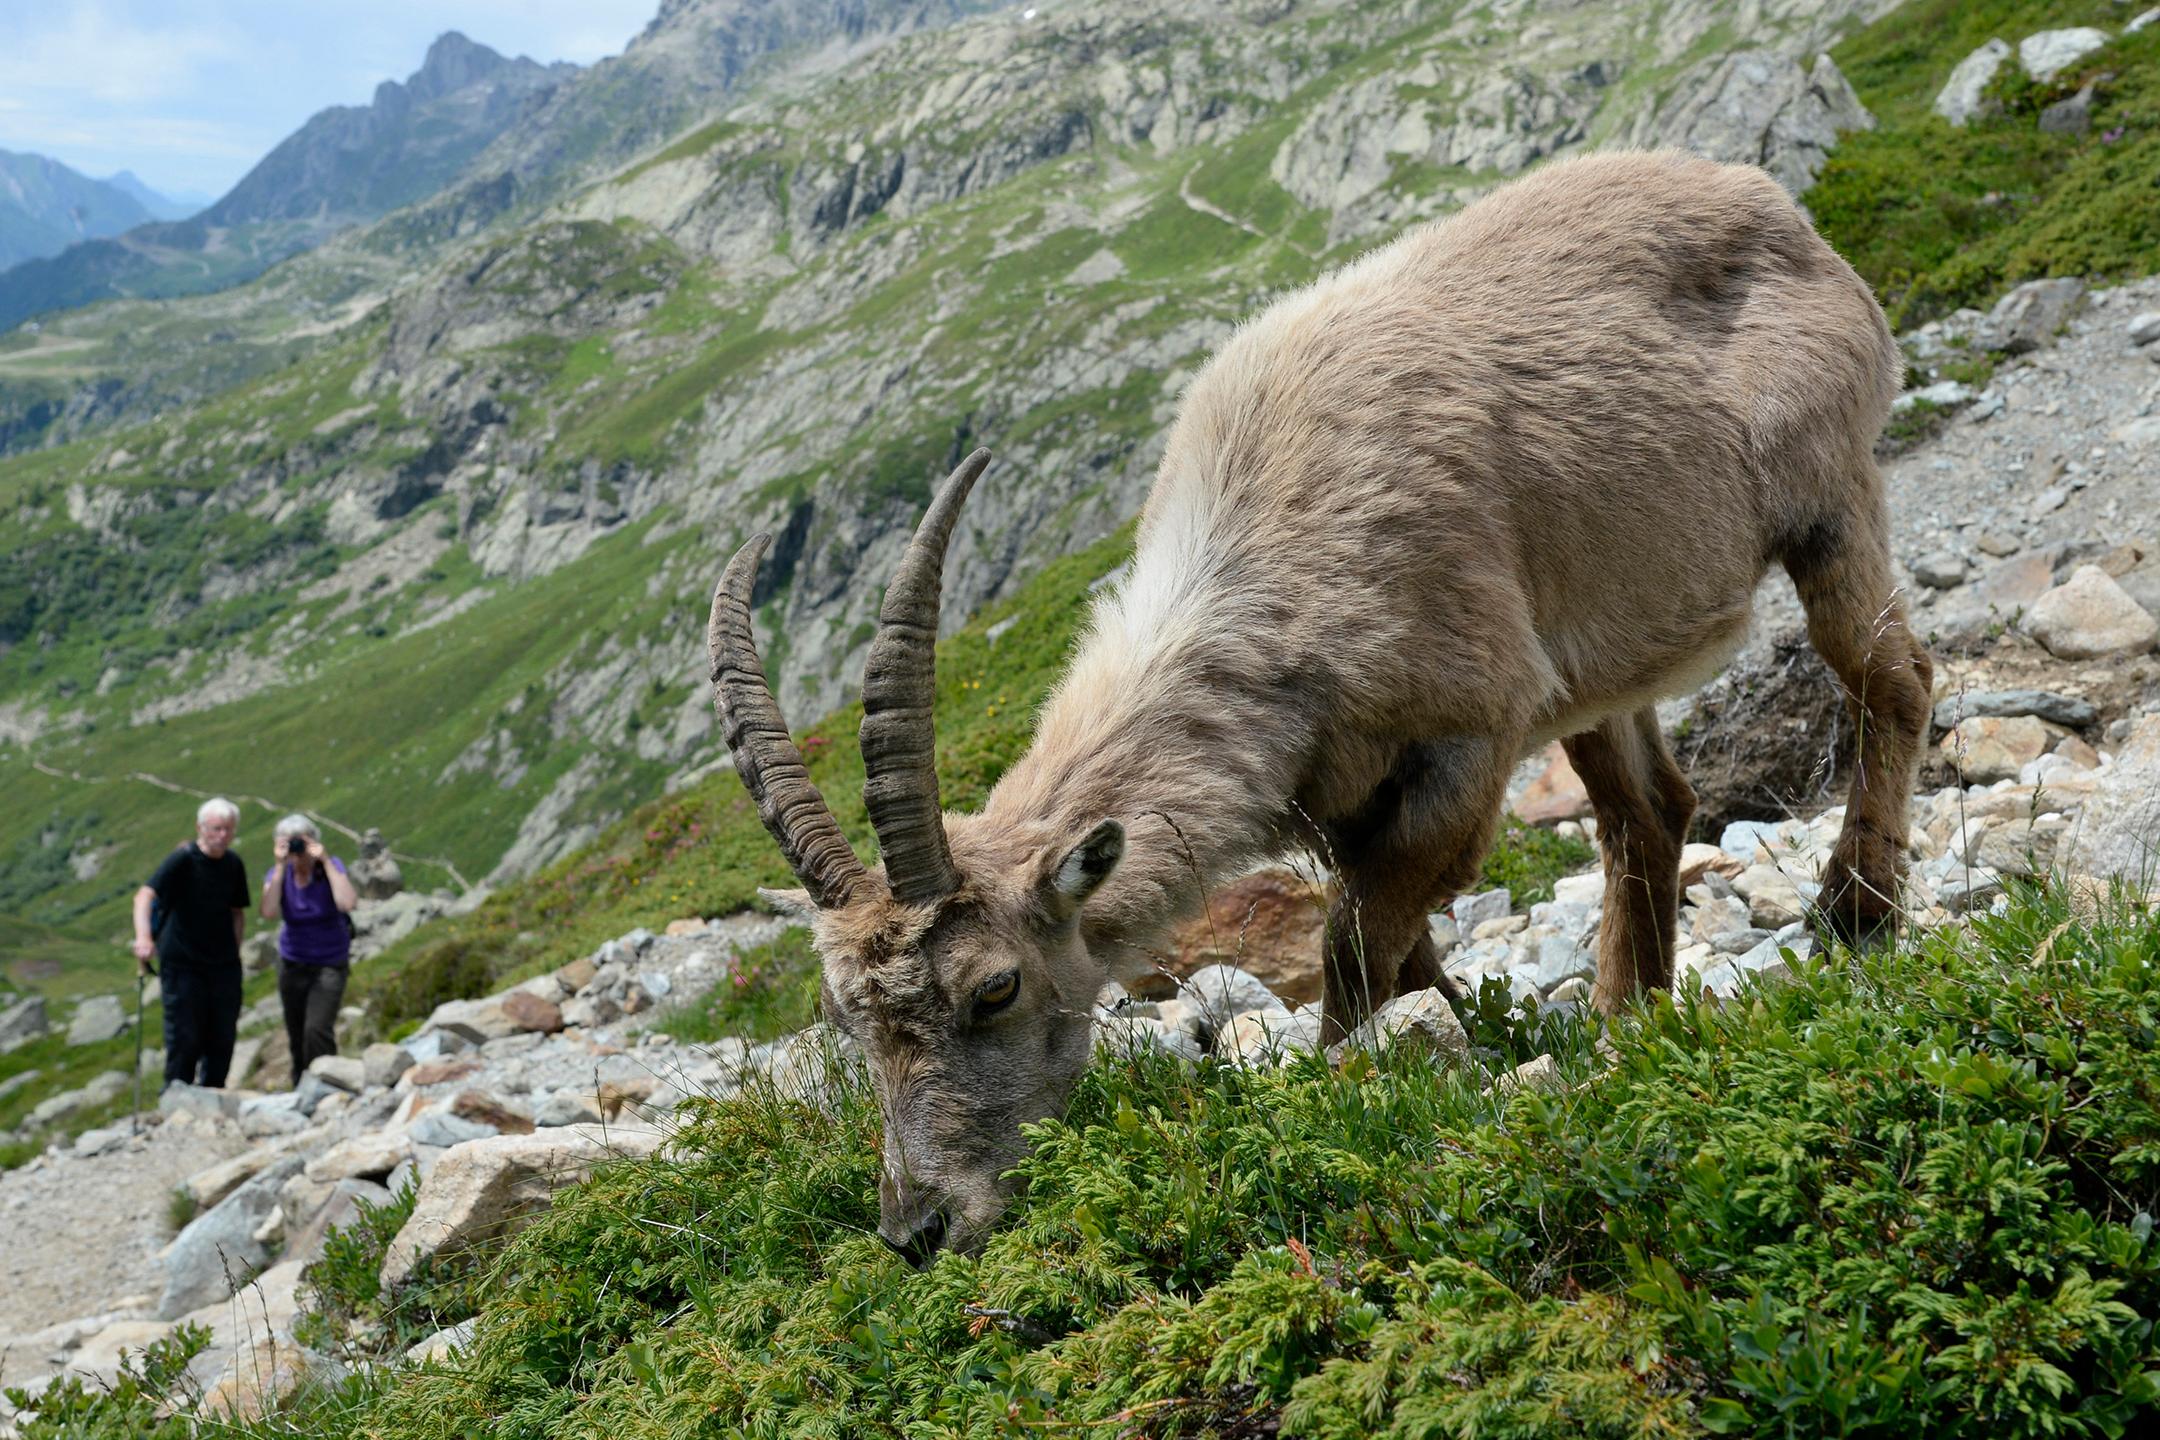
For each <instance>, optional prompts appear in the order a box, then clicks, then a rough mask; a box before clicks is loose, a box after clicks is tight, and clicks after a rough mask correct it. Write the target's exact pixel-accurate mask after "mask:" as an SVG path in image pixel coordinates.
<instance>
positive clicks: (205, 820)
mask: <svg viewBox="0 0 2160 1440" xmlns="http://www.w3.org/2000/svg"><path fill="white" fill-rule="evenodd" d="M212 820H230V821H232V824H233V829H235V830H237V829H239V828H240V807H239V806H237V805H235V804H233V803H232V801H230V800H227V799H226V798H225V797H224V796H222V795H220V796H218V797H217V798H215V799H212V800H205V801H203V802H202V804H200V805H198V806H196V807H195V823H196V824H197V825H207V824H209V823H210V822H211V821H212Z"/></svg>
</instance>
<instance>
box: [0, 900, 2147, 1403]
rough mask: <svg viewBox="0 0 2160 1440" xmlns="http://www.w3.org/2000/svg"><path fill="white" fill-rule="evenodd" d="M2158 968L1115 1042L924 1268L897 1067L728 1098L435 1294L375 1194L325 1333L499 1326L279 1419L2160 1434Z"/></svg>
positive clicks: (2114, 936)
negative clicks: (963, 1229) (1380, 1055)
mask: <svg viewBox="0 0 2160 1440" xmlns="http://www.w3.org/2000/svg"><path fill="white" fill-rule="evenodd" d="M2156 962H2160V917H2156V916H2155V915H2153V914H2152V913H2150V912H2143V913H2140V912H2137V911H2133V910H2131V909H2129V908H2127V906H2122V907H2109V908H2108V910H2107V911H2106V913H2104V914H2101V915H2097V916H2096V915H2087V916H2085V917H2082V918H2081V917H2079V916H2075V915H2073V914H2072V913H2070V911H2069V910H2068V909H2067V908H2066V907H2065V905H2064V904H2063V903H2062V902H2061V901H2060V900H2059V899H2057V898H2054V897H2052V896H2049V895H2046V894H2028V895H2021V896H2020V897H2018V899H2017V901H2016V903H2014V904H2013V905H2012V907H2011V909H2010V911H2009V913H2007V914H2006V915H2003V916H2001V917H1983V918H1981V919H1980V920H1979V921H1978V922H1977V923H1976V925H1975V927H1974V928H1973V930H1972V931H1971V932H1969V933H1966V932H1958V933H1953V934H1944V935H1939V936H1937V937H1935V938H1933V939H1930V940H1926V941H1924V942H1921V943H1918V944H1916V945H1912V946H1909V947H1907V948H1904V949H1900V950H1898V951H1896V952H1892V953H1883V954H1878V955H1875V956H1871V957H1868V958H1866V959H1855V958H1851V957H1846V956H1839V957H1836V958H1835V959H1833V960H1831V961H1830V962H1828V963H1810V964H1807V965H1804V966H1802V967H1801V974H1800V976H1799V979H1798V981H1797V983H1795V984H1792V985H1790V986H1787V987H1777V988H1770V989H1765V990H1762V991H1760V992H1756V993H1753V994H1750V995H1747V996H1743V997H1742V998H1741V999H1740V1000H1739V1001H1737V1002H1735V1003H1732V1004H1728V1005H1725V1006H1722V1007H1719V1006H1698V1005H1695V1004H1692V1003H1688V1002H1685V1001H1683V1002H1681V1003H1678V1004H1675V1003H1673V1002H1671V1001H1667V1000H1664V999H1659V1000H1657V1001H1656V1002H1654V1003H1653V1004H1651V1005H1649V1006H1648V1007H1646V1008H1644V1009H1641V1010H1638V1011H1636V1012H1635V1013H1633V1014H1631V1015H1630V1016H1628V1017H1626V1018H1625V1019H1624V1020H1622V1021H1620V1022H1619V1023H1617V1024H1615V1025H1614V1026H1613V1027H1612V1028H1611V1029H1610V1030H1608V1031H1607V1032H1605V1039H1606V1040H1607V1041H1608V1042H1609V1043H1610V1046H1611V1054H1610V1058H1609V1061H1604V1062H1601V1061H1600V1060H1599V1059H1598V1057H1597V1054H1596V1051H1595V1048H1594V1042H1595V1038H1596V1037H1595V1032H1594V1030H1593V1029H1592V1028H1591V1027H1590V1026H1588V1025H1586V1024H1585V1023H1584V1022H1582V1021H1580V1020H1576V1019H1572V1018H1561V1017H1557V1016H1543V1017H1532V1018H1530V1019H1527V1020H1520V1021H1515V1022H1507V1021H1503V1020H1501V1019H1499V1018H1497V1017H1498V1016H1499V1015H1500V1014H1501V1013H1502V1012H1501V1011H1500V1010H1498V1009H1495V1010H1492V1011H1487V1012H1484V1013H1483V1014H1481V1015H1479V1016H1477V1017H1475V1018H1474V1030H1473V1040H1474V1041H1475V1042H1476V1044H1477V1047H1478V1054H1479V1057H1480V1060H1481V1062H1482V1063H1483V1064H1484V1065H1485V1066H1489V1067H1491V1068H1492V1069H1494V1070H1498V1069H1503V1068H1505V1067H1507V1066H1509V1065H1512V1064H1514V1063H1516V1062H1518V1061H1520V1060H1522V1059H1524V1058H1526V1057H1527V1056H1529V1055H1532V1054H1535V1053H1550V1054H1552V1055H1554V1056H1555V1057H1556V1059H1557V1060H1558V1062H1559V1065H1560V1069H1561V1072H1562V1073H1563V1075H1564V1076H1565V1077H1566V1078H1567V1080H1568V1081H1569V1082H1570V1086H1571V1088H1570V1089H1569V1091H1568V1092H1567V1093H1565V1094H1562V1095H1544V1094H1535V1093H1524V1094H1520V1095H1516V1096H1512V1097H1511V1096H1508V1095H1505V1094H1487V1093H1484V1092H1483V1090H1482V1088H1481V1077H1480V1076H1479V1075H1478V1074H1477V1073H1475V1072H1474V1070H1473V1071H1462V1072H1454V1073H1449V1074H1441V1075H1436V1074H1435V1073H1434V1072H1433V1071H1432V1070H1431V1069H1429V1068H1428V1067H1427V1066H1426V1065H1425V1064H1423V1063H1421V1062H1418V1061H1414V1060H1408V1059H1404V1058H1402V1057H1399V1056H1398V1057H1393V1058H1385V1059H1383V1060H1382V1061H1380V1062H1379V1063H1368V1062H1364V1061H1359V1062H1354V1063H1351V1064H1349V1065H1346V1066H1343V1067H1341V1068H1340V1069H1330V1068H1329V1067H1327V1066H1325V1065H1323V1064H1320V1063H1317V1062H1315V1061H1312V1060H1309V1059H1308V1060H1303V1061H1299V1062H1297V1063H1294V1064H1292V1065H1290V1066H1288V1067H1286V1068H1284V1069H1281V1070H1274V1071H1266V1072H1257V1073H1256V1072H1250V1071H1243V1070H1238V1069H1235V1068H1230V1067H1224V1066H1220V1065H1216V1064H1214V1063H1212V1062H1210V1063H1206V1064H1203V1065H1201V1066H1200V1067H1198V1068H1197V1069H1191V1068H1183V1067H1179V1066H1176V1065H1173V1064H1167V1063H1131V1062H1112V1061H1108V1060H1103V1061H1099V1062H1098V1063H1097V1065H1096V1066H1095V1067H1094V1068H1093V1069H1092V1070H1091V1071H1090V1072H1089V1074H1088V1076H1087V1077H1086V1079H1085V1080H1084V1081H1083V1083H1082V1085H1081V1088H1080V1091H1079V1093H1078V1095H1077V1096H1076V1098H1075V1101H1074V1104H1073V1107H1072V1110H1071V1112H1070V1113H1069V1115H1067V1117H1066V1118H1065V1119H1064V1120H1062V1121H1059V1122H1053V1123H1049V1124H1045V1125H1043V1126H1042V1127H1040V1129H1039V1131H1038V1132H1037V1136H1036V1139H1037V1144H1036V1148H1035V1150H1034V1153H1033V1154H1032V1155H1031V1156H1030V1157H1029V1158H1028V1159H1027V1160H1026V1161H1025V1162H1024V1163H1023V1164H1022V1166H1021V1167H1020V1174H1021V1178H1022V1180H1023V1182H1024V1186H1023V1190H1022V1194H1021V1198H1020V1200H1019V1202H1018V1203H1017V1204H1016V1206H1015V1207H1014V1211H1013V1213H1012V1215H1011V1216H1010V1217H1009V1219H1008V1222H1007V1223H1006V1224H1005V1225H1004V1226H1003V1227H1002V1228H1001V1229H1000V1230H999V1231H998V1232H997V1233H996V1234H995V1235H993V1237H992V1238H991V1240H990V1242H989V1244H988V1246H987V1248H986V1249H985V1250H984V1252H983V1253H982V1254H981V1255H980V1256H977V1257H956V1256H951V1255H946V1256H943V1257H941V1258H940V1259H939V1260H938V1261H937V1263H936V1264H935V1265H934V1266H933V1267H932V1268H931V1269H930V1270H929V1271H928V1272H927V1273H924V1274H917V1273H916V1272H914V1271H912V1270H909V1269H908V1268H907V1267H905V1266H904V1265H903V1264H901V1263H900V1262H899V1261H898V1260H897V1259H895V1258H894V1257H893V1256H892V1255H891V1254H890V1253H888V1252H887V1251H886V1250H885V1249H884V1247H883V1246H882V1245H881V1244H880V1243H879V1242H878V1241H877V1240H876V1239H875V1238H874V1236H873V1235H872V1234H871V1233H870V1227H871V1226H872V1225H873V1224H874V1222H875V1219H876V1212H875V1198H874V1197H875V1190H876V1186H875V1183H874V1181H875V1165H876V1160H875V1146H876V1143H877V1132H878V1122H877V1116H876V1111H875V1107H874V1105H873V1104H872V1103H871V1101H870V1100H869V1097H868V1095H867V1093H866V1091H864V1090H863V1089H862V1088H861V1081H860V1079H859V1078H856V1079H854V1080H852V1081H850V1082H849V1084H848V1085H847V1087H846V1088H845V1089H844V1092H843V1095H842V1098H841V1100H840V1101H839V1103H838V1104H837V1106H836V1107H835V1109H834V1110H833V1111H832V1112H831V1113H823V1112H819V1111H815V1110H811V1109H808V1108H806V1107H804V1106H801V1105H799V1104H796V1103H792V1102H787V1101H783V1100H780V1099H777V1098H775V1097H773V1096H771V1095H753V1096H750V1097H748V1098H745V1099H742V1100H737V1101H731V1102H726V1103H721V1104H713V1105H710V1106H706V1107H704V1108H703V1109H701V1110H700V1111H699V1112H698V1113H697V1115H696V1117H695V1119H694V1120H693V1121H692V1123H690V1124H689V1125H688V1126H687V1127H686V1128H685V1129H684V1130H683V1132H682V1133H681V1135H680V1136H679V1139H678V1142H677V1144H676V1146H675V1149H674V1150H673V1152H672V1153H670V1154H667V1155H664V1156H661V1157H656V1158H654V1159H651V1160H644V1161H637V1162H627V1163H624V1164H621V1165H618V1166H616V1167H614V1168H612V1169H611V1170H609V1171H607V1172H605V1173H603V1174H602V1175H601V1176H600V1177H598V1178H597V1179H596V1180H594V1181H593V1182H592V1183H591V1184H589V1185H586V1186H584V1187H582V1188H580V1189H578V1190H576V1191H573V1192H568V1193H566V1194H564V1195H562V1196H560V1197H558V1199H557V1201H556V1204H555V1206H554V1208H553V1209H552V1211H551V1212H550V1213H549V1214H548V1215H547V1216H546V1217H545V1218H544V1219H543V1220H541V1221H540V1222H539V1223H538V1224H536V1225H535V1226H534V1227H533V1228H532V1229H530V1230H529V1231H527V1232H526V1233H525V1234H524V1235H522V1236H521V1237H520V1238H518V1239H517V1240H515V1241H514V1242H512V1243H511V1245H510V1246H509V1248H508V1249H507V1250H506V1251H504V1252H503V1253H502V1254H501V1255H500V1256H499V1257H497V1258H496V1259H494V1260H493V1261H492V1262H490V1263H489V1264H488V1265H487V1266H486V1267H485V1268H484V1269H483V1270H482V1271H479V1272H467V1273H466V1274H465V1275H464V1276H463V1277H462V1278H459V1277H455V1276H447V1275H446V1276H438V1277H435V1280H434V1282H433V1283H432V1284H431V1285H430V1286H429V1288H427V1289H425V1290H423V1291H421V1292H418V1293H417V1294H415V1295H412V1296H409V1297H407V1298H406V1299H405V1300H404V1301H403V1302H402V1305H401V1304H400V1303H397V1302H391V1301H386V1299H385V1297H382V1296H380V1295H379V1294H376V1293H374V1292H373V1289H372V1261H373V1257H374V1256H375V1255H377V1254H379V1252H380V1248H381V1246H382V1244H383V1243H384V1242H385V1240H386V1238H387V1235H388V1234H389V1233H390V1231H391V1230H392V1229H393V1228H394V1225H395V1223H396V1219H397V1214H396V1212H395V1211H393V1212H392V1213H391V1214H390V1215H389V1216H387V1217H385V1219H384V1220H381V1221H377V1222H375V1223H374V1224H372V1225H365V1226H361V1227H357V1228H356V1229H355V1231H353V1232H352V1233H351V1234H350V1235H349V1236H348V1239H347V1242H346V1245H345V1246H344V1247H342V1248H340V1249H338V1250H337V1251H334V1252H333V1255H332V1257H331V1258H330V1259H328V1260H326V1261H325V1262H324V1263H323V1264H322V1265H319V1266H317V1267H316V1268H315V1270H314V1271H312V1272H311V1278H312V1279H313V1281H314V1283H315V1285H316V1287H317V1291H316V1293H317V1296H318V1303H319V1304H320V1306H321V1307H322V1309H323V1312H324V1319H323V1320H321V1321H319V1322H311V1323H314V1324H316V1325H318V1326H319V1327H320V1328H318V1329H317V1330H315V1331H314V1332H313V1333H315V1334H316V1335H317V1336H318V1338H319V1339H320V1338H322V1337H325V1336H334V1335H338V1334H343V1335H346V1336H348V1337H349V1336H353V1335H368V1334H373V1335H376V1336H378V1337H384V1338H393V1337H394V1338H402V1335H403V1334H404V1333H408V1332H409V1330H410V1329H412V1328H417V1327H421V1326H425V1325H426V1324H432V1323H435V1322H437V1321H442V1320H447V1319H451V1318H455V1317H456V1316H457V1315H458V1314H460V1313H464V1312H466V1311H469V1310H472V1309H473V1308H474V1307H475V1306H478V1307H479V1309H478V1312H477V1313H478V1314H479V1317H480V1319H479V1329H478V1339H477V1343H476V1346H475V1348H474V1350H473V1352H472V1354H471V1356H470V1357H469V1358H465V1359H461V1360H458V1361H454V1362H452V1363H450V1364H448V1365H442V1366H436V1367H432V1368H430V1369H427V1370H425V1371H423V1372H418V1373H414V1372H409V1371H408V1372H403V1373H400V1372H394V1371H391V1372H376V1373H374V1374H373V1375H371V1376H369V1377H368V1378H366V1379H364V1380H359V1381H355V1382H352V1383H350V1384H348V1385H347V1386H346V1387H345V1388H344V1389H343V1390H341V1391H340V1392H337V1393H335V1394H332V1395H327V1396H318V1397H316V1398H315V1400H313V1401H312V1402H310V1404H309V1405H307V1406H305V1407H303V1408H302V1409H301V1410H299V1411H297V1412H294V1413H291V1414H288V1415H286V1416H283V1417H280V1418H279V1419H278V1420H277V1421H276V1422H275V1423H274V1424H273V1425H270V1426H265V1427H262V1428H261V1430H260V1431H249V1432H247V1433H265V1434H267V1433H276V1434H279V1435H295V1436H325V1437H327V1436H332V1435H336V1436H366V1437H370V1440H449V1437H453V1436H456V1437H465V1436H475V1435H480V1434H486V1435H490V1436H498V1437H505V1440H508V1437H516V1440H540V1437H570V1436H581V1437H584V1436H590V1437H597V1436H608V1437H611V1440H640V1437H651V1440H675V1437H681V1436H688V1435H708V1434H709V1435H723V1434H724V1435H736V1434H741V1435H755V1436H769V1437H789V1440H794V1437H838V1436H902V1435H905V1436H909V1437H931V1436H948V1435H949V1436H962V1435H968V1436H975V1435H1031V1434H1033V1435H1039V1434H1045V1433H1049V1434H1065V1433H1077V1434H1104V1435H1149V1436H1217V1437H1226V1440H1227V1437H1241V1436H1259V1435H1274V1434H1282V1435H1286V1436H1290V1435H1297V1436H1314V1437H1341V1440H1348V1437H1353V1436H1356V1437H1364V1436H1375V1437H1390V1440H1398V1437H1399V1440H1410V1437H1431V1436H1439V1435H1468V1434H1476V1435H1496V1436H1524V1437H1528V1436H1541V1437H1542V1436H1552V1437H1561V1436H1568V1437H1577V1436H1614V1437H1620V1436H1629V1437H1641V1436H1668V1435H1670V1436H1677V1435H1699V1434H1704V1433H1712V1434H1753V1435H1795V1436H1797V1435H1826V1434H1843V1435H1884V1436H1889V1435H1905V1436H1911V1435H1952V1434H1986V1435H1989V1436H2001V1437H2024V1436H2035V1437H2037V1436H2069V1435H2078V1436H2122V1435H2128V1434H2133V1433H2140V1431H2141V1428H2142V1427H2144V1426H2149V1425H2150V1424H2151V1423H2152V1422H2153V1420H2154V1419H2155V1418H2156V1416H2160V1346H2156V1343H2155V1339H2154V1329H2153V1320H2154V1317H2155V1316H2156V1315H2160V1248H2156V1246H2155V1243H2154V1240H2153V1236H2152V1229H2153V1213H2154V1210H2155V1208H2156V1206H2160V1103H2156V1096H2155V1094H2154V1091H2153V1086H2152V1069H2151V1031H2152V1026H2153V1015H2154V1013H2155V1006H2156V1004H2160V992H2156V990H2155V977H2156V976H2160V963H2156ZM408 1203H409V1202H408ZM53 1404H54V1408H55V1409H56V1410H57V1411H59V1412H60V1413H59V1416H58V1417H56V1419H55V1420H54V1421H53V1422H51V1423H49V1424H48V1423H46V1422H44V1421H42V1420H33V1421H31V1422H30V1423H29V1425H28V1426H27V1428H26V1430H25V1434H26V1435H27V1436H30V1437H48V1436H49V1437H57V1436H61V1435H73V1434H90V1433H99V1434H106V1433H118V1429H117V1428H116V1427H119V1426H121V1425H123V1424H130V1423H132V1424H137V1425H140V1426H141V1427H142V1429H141V1430H140V1431H139V1432H133V1433H145V1434H161V1435H162V1434H165V1433H168V1432H165V1431H157V1430H155V1429H154V1428H153V1421H152V1419H151V1414H150V1407H151V1404H152V1401H151V1399H149V1398H147V1397H146V1398H140V1399H137V1398H132V1397H131V1396H130V1394H129V1392H128V1391H127V1387H123V1388H122V1394H121V1396H120V1397H117V1398H101V1397H96V1396H94V1395H89V1394H85V1393H83V1392H79V1391H78V1392H74V1394H73V1396H72V1397H70V1396H67V1395H63V1396H61V1397H59V1398H57V1399H56V1400H55V1401H54V1402H53ZM71 1407H73V1409H72V1412H71ZM71 1413H72V1416H73V1418H72V1419H70V1418H69V1416H70V1414H71ZM93 1422H94V1423H93ZM71 1424H76V1425H81V1426H83V1427H84V1428H80V1429H71V1428H69V1426H70V1425H71ZM98 1427H103V1428H98ZM170 1433H173V1434H177V1433H178V1430H177V1426H174V1427H173V1428H172V1429H171V1431H170Z"/></svg>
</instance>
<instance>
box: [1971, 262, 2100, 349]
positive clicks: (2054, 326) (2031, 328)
mask: <svg viewBox="0 0 2160 1440" xmlns="http://www.w3.org/2000/svg"><path fill="white" fill-rule="evenodd" d="M2084 298H2085V282H2084V281H2082V280H2077V279H2073V278H2071V277H2068V276H2063V277H2059V278H2057V279H2053V280H2028V281H2026V282H2025V283H2024V284H2023V285H2020V286H2018V287H2017V288H2016V289H2015V290H2012V291H2011V292H2010V293H2009V294H2007V295H2005V296H2003V298H2002V299H2000V300H1998V301H1996V302H1995V308H1994V309H1993V310H1992V311H1990V312H1988V318H1987V323H1986V324H1985V325H1984V326H1983V327H1982V331H1983V335H1982V339H1983V341H1984V343H1985V344H1986V346H1987V348H1988V349H1990V350H2000V351H2002V352H2004V353H2005V354H2008V355H2023V354H2025V353H2026V352H2028V351H2032V350H2038V349H2041V348H2043V347H2044V346H2047V345H2049V344H2052V343H2053V342H2054V339H2055V335H2056V332H2057V331H2059V330H2061V329H2062V328H2063V327H2064V326H2065V325H2067V324H2069V323H2070V317H2071V316H2072V315H2075V314H2076V313H2077V309H2078V305H2079V304H2080V302H2082V301H2083V300H2084Z"/></svg>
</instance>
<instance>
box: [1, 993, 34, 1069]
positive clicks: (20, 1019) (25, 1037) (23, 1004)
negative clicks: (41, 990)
mask: <svg viewBox="0 0 2160 1440" xmlns="http://www.w3.org/2000/svg"><path fill="white" fill-rule="evenodd" d="M44 1033H45V997H44V996H42V995H26V996H24V997H23V998H22V999H20V1000H17V1001H15V1002H14V1003H13V1004H10V1005H8V1006H7V1007H6V1008H5V1009H0V1055H5V1054H7V1053H8V1051H10V1050H19V1049H21V1048H22V1047H23V1046H25V1045H27V1044H29V1043H30V1042H31V1041H32V1040H35V1039H37V1038H38V1036H40V1035H43V1034H44Z"/></svg>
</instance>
